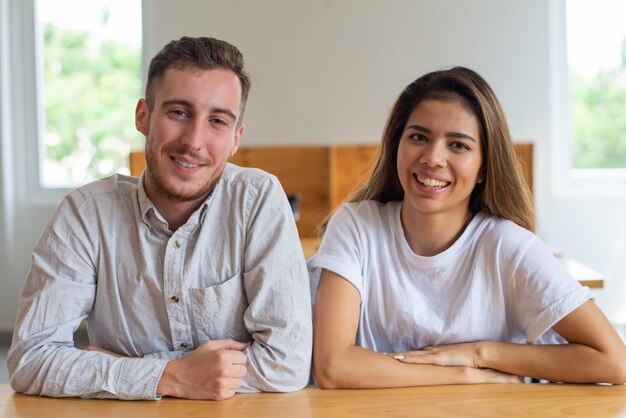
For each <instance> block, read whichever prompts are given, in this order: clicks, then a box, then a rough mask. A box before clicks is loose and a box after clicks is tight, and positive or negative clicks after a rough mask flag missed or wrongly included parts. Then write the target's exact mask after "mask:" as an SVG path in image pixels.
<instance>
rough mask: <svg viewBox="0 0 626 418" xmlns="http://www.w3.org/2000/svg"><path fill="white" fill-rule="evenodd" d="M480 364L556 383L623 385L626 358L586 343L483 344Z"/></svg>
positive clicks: (481, 344)
mask: <svg viewBox="0 0 626 418" xmlns="http://www.w3.org/2000/svg"><path fill="white" fill-rule="evenodd" d="M477 347H478V348H477V357H476V361H477V365H478V366H479V367H486V368H491V369H496V370H501V371H503V372H506V373H512V374H516V375H520V376H530V377H535V378H538V379H546V380H550V381H553V382H572V383H588V382H605V383H616V384H623V383H624V381H625V380H626V358H624V355H623V353H620V352H602V351H599V350H597V349H595V348H592V347H589V346H587V345H584V344H577V343H571V344H559V345H529V344H513V343H503V342H490V341H484V342H481V343H478V344H477Z"/></svg>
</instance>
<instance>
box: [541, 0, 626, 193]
mask: <svg viewBox="0 0 626 418" xmlns="http://www.w3.org/2000/svg"><path fill="white" fill-rule="evenodd" d="M566 3H567V0H559V1H553V2H551V5H552V10H551V12H552V19H551V20H552V39H551V45H552V47H551V54H550V60H551V67H552V72H551V80H550V81H551V89H552V92H551V95H552V97H553V100H552V101H553V103H552V129H551V137H552V139H551V141H550V156H551V157H550V161H551V164H550V166H551V177H552V180H553V181H552V189H553V191H554V193H555V194H556V195H557V196H559V197H589V198H598V197H602V198H624V197H626V168H624V169H616V168H600V169H575V168H572V160H573V157H572V154H573V135H572V126H571V121H572V119H571V118H572V116H571V110H570V109H571V94H570V83H569V80H570V73H569V65H568V59H567V4H566Z"/></svg>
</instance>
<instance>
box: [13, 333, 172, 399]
mask: <svg viewBox="0 0 626 418" xmlns="http://www.w3.org/2000/svg"><path fill="white" fill-rule="evenodd" d="M19 348H20V347H19V345H18V346H17V347H15V348H14V349H12V350H11V351H10V352H9V355H8V364H9V369H10V380H11V385H12V386H13V388H14V389H15V390H16V391H17V392H22V393H26V394H32V395H43V396H50V397H87V398H114V399H156V385H157V383H158V381H159V379H160V376H161V373H162V371H163V368H164V367H165V364H166V361H164V360H159V359H138V358H114V357H111V356H110V355H107V354H104V353H98V352H89V351H85V350H79V349H76V348H73V347H58V346H57V347H54V348H53V347H52V346H43V347H39V348H34V349H31V350H29V351H27V352H26V353H25V355H23V356H21V357H20V356H18V355H17V353H18V352H19ZM25 358H27V359H28V360H27V362H25V361H24V359H25Z"/></svg>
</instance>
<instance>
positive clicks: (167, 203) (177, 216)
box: [150, 198, 204, 232]
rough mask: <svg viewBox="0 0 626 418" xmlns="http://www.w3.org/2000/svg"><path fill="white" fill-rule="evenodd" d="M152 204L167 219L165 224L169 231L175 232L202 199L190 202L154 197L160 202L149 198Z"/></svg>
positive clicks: (196, 208)
mask: <svg viewBox="0 0 626 418" xmlns="http://www.w3.org/2000/svg"><path fill="white" fill-rule="evenodd" d="M150 200H152V203H154V206H156V208H157V210H158V211H159V213H160V214H161V215H162V216H163V217H164V218H165V220H166V221H167V225H168V227H169V229H170V231H172V232H175V231H176V230H177V229H178V228H180V227H181V226H183V225H184V224H185V223H187V221H188V220H189V218H190V217H191V215H192V214H193V213H194V212H195V211H196V210H198V208H199V207H200V205H202V202H203V201H204V199H201V200H198V201H192V202H172V201H171V200H167V199H158V198H157V199H156V200H160V202H157V201H155V200H154V199H152V198H150Z"/></svg>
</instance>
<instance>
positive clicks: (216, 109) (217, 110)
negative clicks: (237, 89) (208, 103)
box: [211, 107, 237, 121]
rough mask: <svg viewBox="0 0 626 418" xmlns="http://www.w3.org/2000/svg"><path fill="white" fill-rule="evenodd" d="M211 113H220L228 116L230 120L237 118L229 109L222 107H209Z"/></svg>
mask: <svg viewBox="0 0 626 418" xmlns="http://www.w3.org/2000/svg"><path fill="white" fill-rule="evenodd" d="M211 113H222V114H225V115H227V116H229V117H230V118H231V119H232V120H235V121H236V120H237V115H235V114H234V113H233V112H232V111H231V110H230V109H226V108H223V107H214V108H213V109H211Z"/></svg>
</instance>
